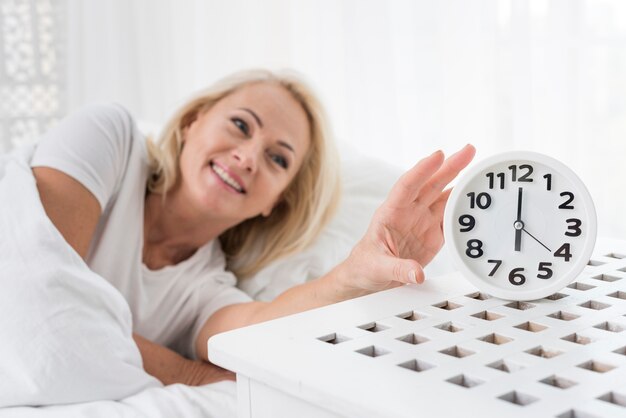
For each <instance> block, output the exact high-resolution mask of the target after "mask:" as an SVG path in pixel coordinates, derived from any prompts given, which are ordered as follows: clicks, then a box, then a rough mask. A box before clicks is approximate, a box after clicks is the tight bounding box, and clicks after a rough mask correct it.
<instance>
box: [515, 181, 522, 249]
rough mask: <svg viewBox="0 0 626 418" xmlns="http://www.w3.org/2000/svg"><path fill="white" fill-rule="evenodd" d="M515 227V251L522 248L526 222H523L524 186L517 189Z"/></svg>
mask: <svg viewBox="0 0 626 418" xmlns="http://www.w3.org/2000/svg"><path fill="white" fill-rule="evenodd" d="M513 226H514V227H515V251H521V250H522V230H523V229H524V222H522V188H521V187H520V188H519V189H518V190H517V219H516V220H515V222H514V223H513Z"/></svg>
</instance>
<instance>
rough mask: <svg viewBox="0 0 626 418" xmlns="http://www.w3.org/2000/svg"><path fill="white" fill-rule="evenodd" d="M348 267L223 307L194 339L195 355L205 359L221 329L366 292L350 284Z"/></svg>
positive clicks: (341, 267)
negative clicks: (268, 296) (262, 298)
mask: <svg viewBox="0 0 626 418" xmlns="http://www.w3.org/2000/svg"><path fill="white" fill-rule="evenodd" d="M349 271H351V270H350V269H349V268H346V266H345V265H344V264H343V263H342V264H339V265H338V266H337V267H335V268H334V269H333V270H331V271H330V272H329V273H327V274H326V275H324V276H322V277H320V278H318V279H315V280H311V281H308V282H306V283H303V284H301V285H298V286H294V287H292V288H290V289H288V290H286V291H285V292H283V293H281V294H280V295H278V296H277V297H276V299H274V300H273V301H271V302H249V303H240V304H236V305H229V306H226V307H224V308H222V309H220V310H218V311H217V312H215V313H214V314H213V315H212V316H211V317H210V318H209V319H208V320H207V322H206V323H205V324H204V326H203V328H202V330H201V331H200V334H199V335H198V339H197V341H196V352H197V353H198V357H200V358H202V359H205V360H206V359H208V357H207V355H208V353H207V344H206V343H207V341H208V339H209V338H210V337H211V336H213V335H215V334H219V333H220V332H226V331H230V330H232V329H236V328H241V327H244V326H247V325H252V324H256V323H259V322H264V321H269V320H271V319H275V318H280V317H283V316H287V315H291V314H294V313H298V312H303V311H307V310H309V309H314V308H319V307H322V306H326V305H330V304H333V303H337V302H341V301H344V300H348V299H352V298H355V297H358V296H363V295H366V294H368V293H371V292H369V291H364V290H363V289H357V288H354V287H351V286H350V285H349V283H350V277H349V276H347V274H348V272H349Z"/></svg>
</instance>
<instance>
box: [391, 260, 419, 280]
mask: <svg viewBox="0 0 626 418" xmlns="http://www.w3.org/2000/svg"><path fill="white" fill-rule="evenodd" d="M386 264H388V265H387V266H386V267H388V269H387V271H388V272H391V276H392V278H393V280H395V281H397V282H401V283H413V284H414V283H422V282H424V270H423V269H422V266H421V265H420V263H418V262H417V261H415V260H407V259H401V258H395V257H388V259H387V263H386Z"/></svg>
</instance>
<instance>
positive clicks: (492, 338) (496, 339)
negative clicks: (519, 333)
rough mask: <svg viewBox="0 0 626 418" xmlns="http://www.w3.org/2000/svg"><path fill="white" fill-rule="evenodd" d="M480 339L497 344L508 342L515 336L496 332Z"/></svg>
mask: <svg viewBox="0 0 626 418" xmlns="http://www.w3.org/2000/svg"><path fill="white" fill-rule="evenodd" d="M478 339H479V340H480V341H484V342H486V343H490V344H495V345H501V344H506V343H508V342H511V341H513V338H509V337H505V336H504V335H500V334H496V333H492V334H488V335H485V336H483V337H479V338H478Z"/></svg>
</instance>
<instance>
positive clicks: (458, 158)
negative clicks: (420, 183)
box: [419, 144, 476, 206]
mask: <svg viewBox="0 0 626 418" xmlns="http://www.w3.org/2000/svg"><path fill="white" fill-rule="evenodd" d="M475 154H476V149H475V148H474V147H473V146H472V145H470V144H467V145H466V146H465V147H463V148H462V149H461V150H460V151H458V152H456V153H455V154H453V155H451V156H450V157H449V158H447V159H446V161H445V162H444V163H443V165H442V166H441V168H440V169H439V170H437V172H436V173H435V174H433V176H432V178H431V179H430V180H429V181H428V182H427V184H426V185H424V187H423V188H422V193H421V194H420V196H419V200H420V202H423V203H424V206H430V205H431V203H433V202H434V201H436V200H437V199H438V198H439V196H440V195H441V192H442V190H443V189H444V188H445V187H446V186H447V185H448V184H449V183H450V182H451V181H452V180H454V178H455V177H456V176H457V175H458V174H459V172H460V171H461V170H463V169H464V168H465V167H467V165H468V164H469V163H470V162H471V161H472V159H473V158H474V155H475Z"/></svg>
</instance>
